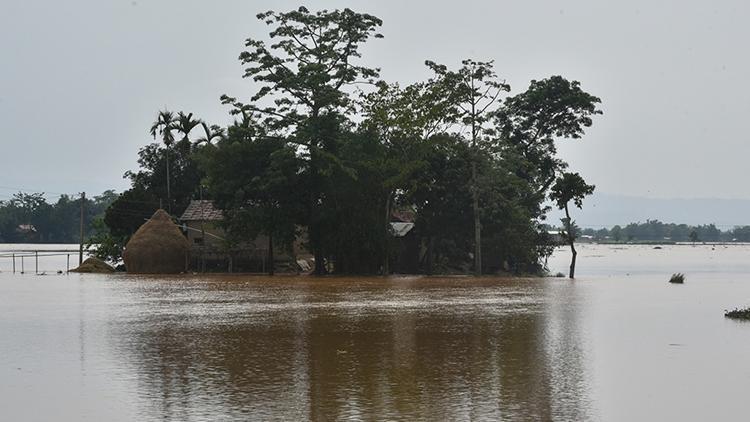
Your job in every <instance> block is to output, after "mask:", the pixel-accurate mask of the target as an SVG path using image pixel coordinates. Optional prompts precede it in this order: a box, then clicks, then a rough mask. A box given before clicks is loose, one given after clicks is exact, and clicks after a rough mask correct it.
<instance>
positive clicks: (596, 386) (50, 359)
mask: <svg viewBox="0 0 750 422" xmlns="http://www.w3.org/2000/svg"><path fill="white" fill-rule="evenodd" d="M0 246H4V247H5V248H6V249H7V248H9V247H10V246H8V245H0ZM0 249H2V248H0ZM579 257H580V258H579V264H578V271H579V275H580V276H579V278H578V279H576V280H575V281H570V280H567V279H558V278H540V279H507V278H491V277H487V278H481V279H474V278H471V277H453V278H438V277H434V278H425V277H390V278H377V277H376V278H350V277H341V278H325V279H314V278H308V277H274V278H268V277H258V276H189V277H162V278H153V277H136V276H127V275H93V274H76V275H74V274H70V275H61V276H59V275H45V276H37V275H33V274H28V273H27V274H24V275H20V274H15V275H14V274H11V273H9V265H8V264H9V263H8V262H7V261H2V260H0V271H3V272H2V273H0V420H8V421H47V420H56V421H61V420H62V421H68V420H69V421H78V420H91V421H103V420H107V421H131V420H162V421H164V420H167V421H192V420H195V421H203V420H318V421H329V420H409V421H413V420H430V421H433V420H564V421H569V420H607V421H611V420H623V421H629V420H661V421H663V420H682V421H685V420H727V419H730V418H731V419H741V418H743V417H744V415H745V414H746V408H747V406H746V404H745V402H746V391H747V388H748V386H750V361H749V360H748V356H750V324H747V323H742V322H736V321H731V320H727V319H725V318H724V317H723V310H724V309H728V308H732V307H734V306H740V305H750V246H747V245H739V246H737V245H734V246H730V247H723V246H710V245H709V246H696V247H692V246H683V245H680V246H665V247H664V249H662V250H654V249H652V248H651V247H646V246H605V245H582V246H581V247H580V255H579ZM63 259H64V258H63ZM567 259H568V254H567V252H565V251H564V250H560V251H558V252H557V253H556V254H555V256H553V257H552V259H551V260H550V267H551V269H552V270H553V271H565V269H566V266H567ZM42 262H43V264H40V266H42V268H43V269H45V270H46V271H47V273H48V274H53V270H55V269H56V268H55V267H56V266H59V265H60V262H59V261H57V262H56V261H53V260H51V259H47V260H45V261H42ZM62 265H63V266H64V265H65V262H64V261H62ZM63 268H64V267H63ZM678 271H679V272H683V273H685V274H686V276H687V280H686V283H685V284H684V285H681V286H675V285H670V284H669V283H668V282H667V280H668V279H669V275H671V273H673V272H678Z"/></svg>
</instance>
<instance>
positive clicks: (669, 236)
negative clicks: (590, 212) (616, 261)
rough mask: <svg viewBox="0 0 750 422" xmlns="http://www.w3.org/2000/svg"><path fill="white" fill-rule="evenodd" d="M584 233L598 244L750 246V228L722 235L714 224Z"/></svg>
mask: <svg viewBox="0 0 750 422" xmlns="http://www.w3.org/2000/svg"><path fill="white" fill-rule="evenodd" d="M580 233H581V234H582V235H584V236H591V237H593V240H596V241H612V242H633V241H672V242H732V241H734V242H750V226H738V227H734V228H732V229H729V230H726V231H722V230H720V229H719V228H717V227H716V225H714V224H703V225H700V226H691V225H687V224H674V223H663V222H661V221H659V220H646V222H645V223H630V224H628V225H627V226H624V227H622V226H619V225H617V226H614V227H612V228H611V229H606V228H603V229H592V228H587V229H582V230H581V231H580Z"/></svg>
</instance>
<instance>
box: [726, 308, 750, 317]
mask: <svg viewBox="0 0 750 422" xmlns="http://www.w3.org/2000/svg"><path fill="white" fill-rule="evenodd" d="M724 316H725V317H727V318H734V319H750V308H745V309H737V308H735V309H733V310H731V311H724Z"/></svg>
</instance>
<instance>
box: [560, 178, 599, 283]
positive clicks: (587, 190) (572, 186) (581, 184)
mask: <svg viewBox="0 0 750 422" xmlns="http://www.w3.org/2000/svg"><path fill="white" fill-rule="evenodd" d="M594 188H595V186H594V185H587V184H586V182H585V181H584V180H583V178H582V177H581V176H580V175H579V174H578V173H563V174H562V175H561V176H560V177H559V178H558V179H557V180H556V181H555V184H554V185H553V186H552V189H551V192H550V198H551V199H552V200H553V201H555V204H556V205H557V207H558V208H559V209H561V210H565V218H564V219H563V220H562V222H563V225H564V226H565V237H566V240H567V241H568V244H569V245H570V251H571V252H572V253H573V256H572V257H571V260H570V274H569V277H570V278H574V277H575V271H576V257H577V255H578V253H577V252H576V248H575V239H576V230H575V222H574V221H573V220H572V219H571V218H570V210H569V209H568V204H569V203H570V202H571V201H572V202H573V204H574V205H575V206H576V207H578V208H581V207H582V206H583V198H584V197H586V196H587V195H591V194H592V193H594Z"/></svg>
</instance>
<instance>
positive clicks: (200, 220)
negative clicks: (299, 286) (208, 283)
mask: <svg viewBox="0 0 750 422" xmlns="http://www.w3.org/2000/svg"><path fill="white" fill-rule="evenodd" d="M223 220H224V215H223V213H222V212H221V210H220V209H218V208H217V207H216V206H215V205H214V203H213V201H210V200H193V201H190V204H189V205H188V207H187V208H186V209H185V212H183V213H182V216H181V217H180V221H181V222H182V224H183V226H182V228H183V230H184V231H185V232H186V233H185V234H186V237H187V240H188V242H189V244H190V256H191V258H190V264H191V265H190V268H192V269H193V270H194V271H220V272H223V271H227V272H267V271H268V265H269V263H268V252H269V242H268V236H265V235H258V236H256V237H255V238H254V239H245V240H242V241H239V242H230V241H229V240H228V239H227V233H226V232H225V231H224V228H223V227H222V224H221V223H222V221H223ZM273 249H274V250H273V252H274V264H273V265H274V268H275V269H276V270H278V271H285V272H286V271H297V270H298V269H299V268H298V267H299V266H298V265H297V263H296V259H297V256H298V255H305V251H304V250H302V249H301V246H300V242H295V245H294V247H293V248H292V249H293V250H291V251H290V250H284V249H283V248H281V247H280V245H278V244H274V247H273ZM301 267H302V269H303V270H305V268H306V266H304V265H301Z"/></svg>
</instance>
